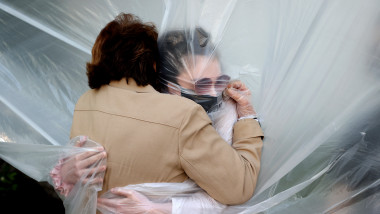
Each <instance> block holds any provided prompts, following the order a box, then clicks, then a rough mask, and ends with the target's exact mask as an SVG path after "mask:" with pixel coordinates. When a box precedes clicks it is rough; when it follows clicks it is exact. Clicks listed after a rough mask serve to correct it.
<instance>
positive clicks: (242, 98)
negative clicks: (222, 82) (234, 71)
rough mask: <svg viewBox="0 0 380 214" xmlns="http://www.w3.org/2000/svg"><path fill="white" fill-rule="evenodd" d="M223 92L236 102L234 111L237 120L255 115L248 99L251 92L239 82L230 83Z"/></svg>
mask: <svg viewBox="0 0 380 214" xmlns="http://www.w3.org/2000/svg"><path fill="white" fill-rule="evenodd" d="M225 92H226V93H227V95H228V96H229V97H231V98H232V99H233V100H235V101H236V103H237V105H236V110H237V113H238V116H239V118H240V117H246V116H251V115H256V111H255V109H254V108H253V105H252V104H251V102H250V99H249V98H250V96H251V92H250V91H249V89H248V88H247V87H246V86H245V84H244V83H242V82H241V81H240V80H235V81H232V82H230V83H229V84H228V86H227V89H226V90H225Z"/></svg>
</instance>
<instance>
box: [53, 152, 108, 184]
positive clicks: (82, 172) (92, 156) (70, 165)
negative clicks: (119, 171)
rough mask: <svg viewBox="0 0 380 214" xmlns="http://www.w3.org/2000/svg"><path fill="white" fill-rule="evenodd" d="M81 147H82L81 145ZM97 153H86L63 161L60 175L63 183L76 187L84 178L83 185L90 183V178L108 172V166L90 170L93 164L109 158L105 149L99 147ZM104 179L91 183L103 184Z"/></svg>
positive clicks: (97, 179)
mask: <svg viewBox="0 0 380 214" xmlns="http://www.w3.org/2000/svg"><path fill="white" fill-rule="evenodd" d="M80 146H81V145H80ZM96 150H97V151H86V152H83V153H80V154H77V155H74V156H71V157H68V158H65V159H63V163H62V167H61V170H60V174H61V177H62V182H63V183H66V184H72V185H75V183H77V182H78V181H79V180H80V179H81V178H82V177H83V176H86V178H85V179H83V181H82V183H87V182H89V180H88V179H89V178H90V177H91V176H92V175H93V174H96V173H100V172H104V171H106V165H101V166H98V167H95V168H89V167H90V166H91V165H92V164H94V163H96V162H97V161H100V160H102V159H104V158H106V157H107V154H106V152H105V151H104V148H103V147H97V148H96ZM102 182H103V179H101V178H96V179H94V180H92V181H91V183H102Z"/></svg>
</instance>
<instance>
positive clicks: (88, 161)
mask: <svg viewBox="0 0 380 214" xmlns="http://www.w3.org/2000/svg"><path fill="white" fill-rule="evenodd" d="M91 154H92V156H91V155H90V153H89V154H87V155H89V156H87V157H86V156H85V155H83V156H82V157H80V158H78V159H80V160H81V161H80V162H79V163H78V164H79V165H78V166H79V168H80V169H83V168H87V167H88V166H90V165H92V164H94V163H96V162H97V161H100V160H102V159H104V158H106V157H107V153H106V152H100V153H98V154H96V152H94V153H91ZM83 157H86V159H84V158H83ZM82 158H83V159H82Z"/></svg>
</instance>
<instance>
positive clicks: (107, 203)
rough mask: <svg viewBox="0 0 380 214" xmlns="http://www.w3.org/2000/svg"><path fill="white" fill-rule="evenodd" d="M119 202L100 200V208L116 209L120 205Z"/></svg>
mask: <svg viewBox="0 0 380 214" xmlns="http://www.w3.org/2000/svg"><path fill="white" fill-rule="evenodd" d="M118 201H119V200H118V199H107V198H98V206H99V205H101V206H103V207H111V208H116V207H117V205H118V204H119V203H118Z"/></svg>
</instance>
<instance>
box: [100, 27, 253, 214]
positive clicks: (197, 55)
mask: <svg viewBox="0 0 380 214" xmlns="http://www.w3.org/2000/svg"><path fill="white" fill-rule="evenodd" d="M209 39H210V38H209V36H208V34H207V33H206V32H205V31H203V30H202V29H200V28H197V29H195V30H193V31H190V30H188V31H171V32H168V33H166V34H164V35H162V36H161V37H160V38H159V40H158V43H159V49H160V64H159V69H158V70H159V78H160V81H161V83H162V87H161V88H162V92H164V93H170V94H175V95H180V96H183V97H187V98H189V99H191V100H193V101H195V102H197V103H198V104H200V105H201V106H202V107H203V108H204V109H205V111H206V112H208V114H209V116H210V118H211V119H212V121H213V126H214V127H215V128H216V129H217V131H218V133H219V134H220V135H221V136H222V137H223V138H224V139H225V140H226V142H228V143H229V144H230V145H231V138H232V128H233V124H234V123H235V122H236V121H237V120H238V119H242V118H238V115H239V112H237V111H236V103H235V101H233V100H232V99H229V98H228V97H226V96H224V99H223V91H224V90H225V89H226V87H227V86H228V84H229V83H230V77H229V76H227V75H225V74H222V69H221V65H220V62H219V59H218V56H217V54H216V50H215V47H214V46H213V45H212V44H211V42H209ZM232 84H239V85H240V87H242V88H244V90H243V91H244V94H242V96H248V95H249V91H248V89H246V88H245V86H244V84H242V83H241V82H238V81H237V82H234V83H232ZM252 110H253V109H252ZM253 112H254V110H253ZM249 117H251V118H255V119H256V115H255V113H254V114H252V115H250V116H249ZM178 189H183V190H182V191H183V192H184V191H187V192H190V194H183V192H180V191H179V192H177V193H176V190H178ZM136 190H137V191H136ZM140 193H143V194H144V195H148V196H149V197H150V198H153V201H160V202H153V201H150V200H149V199H148V198H146V197H145V196H144V195H142V194H140ZM117 195H118V196H117ZM107 198H112V199H107ZM165 199H166V200H165ZM162 201H163V202H164V203H162ZM165 201H168V202H167V203H166V202H165ZM170 201H171V202H170ZM163 204H164V205H165V206H166V207H165V206H162V205H163ZM164 207H165V208H164ZM168 207H169V208H168ZM225 207H226V206H225V205H223V204H221V203H218V202H216V201H215V200H214V199H213V198H211V197H210V196H209V195H208V194H207V193H206V192H205V191H203V190H202V189H200V188H199V187H197V186H196V185H195V184H194V183H193V182H192V181H186V182H185V183H180V184H178V183H177V184H173V183H172V184H169V183H166V184H141V185H140V184H137V185H130V186H126V187H124V188H118V189H114V190H113V191H111V193H106V194H105V195H103V196H102V197H101V198H100V199H99V200H98V208H99V210H101V211H102V212H103V213H114V212H116V210H117V212H118V213H141V212H147V213H150V212H152V213H166V212H167V211H168V210H172V212H173V213H210V212H212V213H218V212H222V211H223V209H224V208H225Z"/></svg>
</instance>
